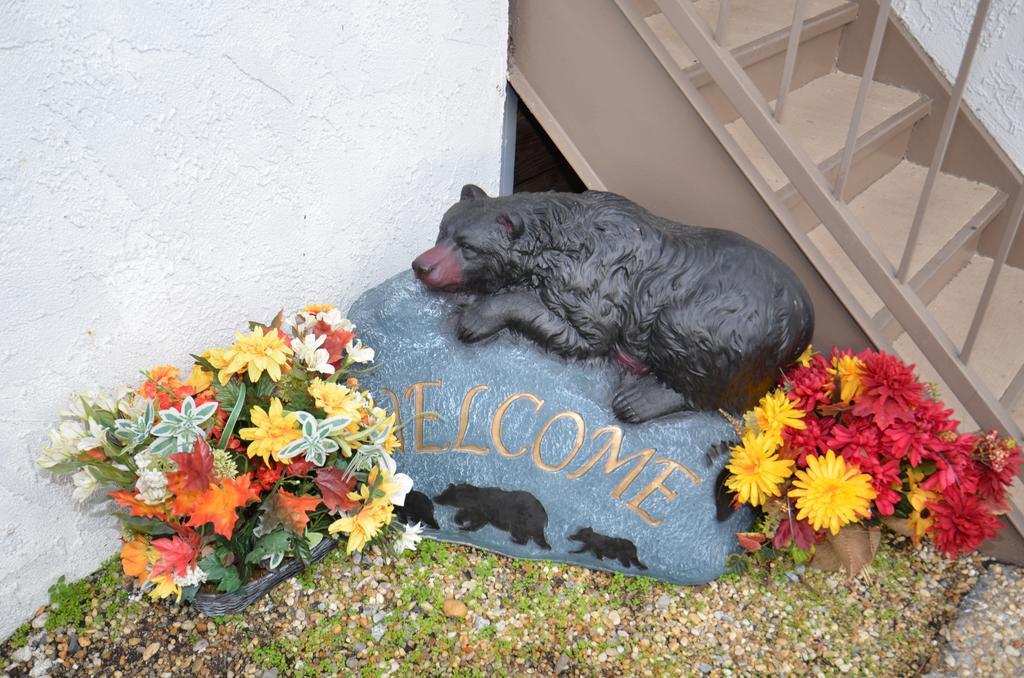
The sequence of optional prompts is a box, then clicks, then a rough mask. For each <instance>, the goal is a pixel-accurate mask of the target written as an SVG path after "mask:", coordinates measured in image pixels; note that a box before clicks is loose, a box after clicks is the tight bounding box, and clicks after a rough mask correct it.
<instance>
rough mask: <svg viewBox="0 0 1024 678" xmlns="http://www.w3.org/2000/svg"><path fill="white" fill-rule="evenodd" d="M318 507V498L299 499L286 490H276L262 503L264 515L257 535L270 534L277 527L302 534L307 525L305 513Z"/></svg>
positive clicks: (307, 518)
mask: <svg viewBox="0 0 1024 678" xmlns="http://www.w3.org/2000/svg"><path fill="white" fill-rule="evenodd" d="M319 505H320V497H312V496H308V495H307V496H302V497H299V496H296V495H294V494H292V493H291V492H288V491H286V490H278V491H277V493H275V494H273V495H271V496H270V497H269V498H267V499H266V500H265V501H264V502H263V507H262V508H263V511H264V513H263V516H262V517H261V518H260V526H259V534H270V533H271V532H273V531H274V529H275V528H277V526H278V525H282V526H284V529H286V530H289V531H290V532H294V533H295V534H302V533H303V531H305V529H306V525H307V524H308V523H309V516H307V515H306V513H307V512H309V511H312V510H313V509H315V508H316V507H317V506H319Z"/></svg>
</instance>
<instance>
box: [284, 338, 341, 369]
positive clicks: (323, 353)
mask: <svg viewBox="0 0 1024 678" xmlns="http://www.w3.org/2000/svg"><path fill="white" fill-rule="evenodd" d="M325 341H327V335H326V334H321V335H320V336H319V337H318V336H316V335H314V334H307V335H306V336H305V337H303V338H302V339H292V350H293V351H295V357H297V358H298V359H299V361H301V362H303V363H305V365H306V370H307V371H309V372H319V373H320V374H334V365H332V364H331V362H330V361H331V354H330V353H328V352H327V349H326V348H320V347H321V346H323V345H324V342H325Z"/></svg>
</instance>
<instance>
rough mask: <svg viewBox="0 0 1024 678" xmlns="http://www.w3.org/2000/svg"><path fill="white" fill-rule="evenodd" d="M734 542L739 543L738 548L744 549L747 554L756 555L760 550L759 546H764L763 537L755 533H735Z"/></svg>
mask: <svg viewBox="0 0 1024 678" xmlns="http://www.w3.org/2000/svg"><path fill="white" fill-rule="evenodd" d="M736 540H737V541H738V542H739V543H740V546H742V547H743V548H745V549H746V550H747V551H748V552H749V553H757V552H758V551H760V550H761V546H762V545H763V544H764V541H765V536H764V535H763V534H758V533H757V532H737V533H736Z"/></svg>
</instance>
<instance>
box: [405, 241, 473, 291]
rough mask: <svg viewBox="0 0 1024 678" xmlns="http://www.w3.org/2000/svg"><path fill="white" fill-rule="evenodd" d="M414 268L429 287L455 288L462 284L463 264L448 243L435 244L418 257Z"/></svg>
mask: <svg viewBox="0 0 1024 678" xmlns="http://www.w3.org/2000/svg"><path fill="white" fill-rule="evenodd" d="M412 270H413V273H415V274H416V277H417V278H419V279H420V281H422V282H423V284H424V285H426V286H427V287H433V288H435V289H455V288H457V287H459V285H461V284H462V266H461V265H460V264H459V261H458V258H457V257H456V256H455V250H453V249H452V248H451V247H449V246H447V245H435V246H434V247H431V248H430V249H429V250H427V251H426V252H424V253H423V254H421V255H419V256H418V257H416V259H415V260H414V261H413V262H412Z"/></svg>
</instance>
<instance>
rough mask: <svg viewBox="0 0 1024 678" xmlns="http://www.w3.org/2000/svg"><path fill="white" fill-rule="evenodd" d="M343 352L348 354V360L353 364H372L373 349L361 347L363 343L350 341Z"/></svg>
mask: <svg viewBox="0 0 1024 678" xmlns="http://www.w3.org/2000/svg"><path fill="white" fill-rule="evenodd" d="M345 352H346V353H347V354H348V357H349V359H350V360H351V361H352V362H354V363H370V362H373V355H374V351H373V349H372V348H370V347H369V346H363V342H361V341H359V340H358V339H352V340H351V341H349V342H348V346H346V347H345Z"/></svg>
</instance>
